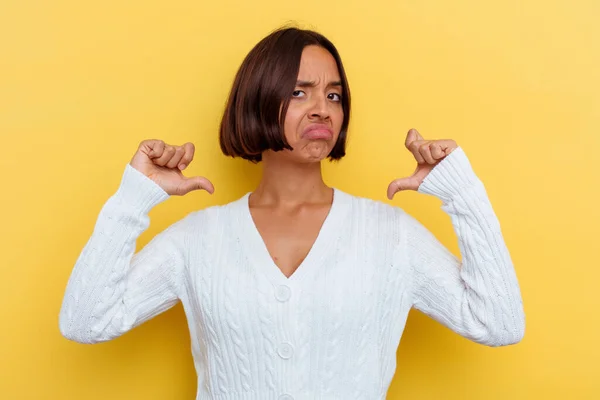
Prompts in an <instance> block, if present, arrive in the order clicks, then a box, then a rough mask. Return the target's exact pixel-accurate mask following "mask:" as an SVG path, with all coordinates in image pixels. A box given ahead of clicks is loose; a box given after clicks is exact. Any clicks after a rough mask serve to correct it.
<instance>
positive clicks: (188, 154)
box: [179, 142, 196, 171]
mask: <svg viewBox="0 0 600 400" xmlns="http://www.w3.org/2000/svg"><path fill="white" fill-rule="evenodd" d="M183 148H184V149H185V154H184V155H183V157H182V158H181V161H180V162H179V169H180V170H182V171H183V170H184V169H185V168H186V167H187V166H188V165H190V163H191V162H192V160H193V159H194V153H195V151H196V148H195V146H194V144H193V143H191V142H188V143H185V144H184V145H183Z"/></svg>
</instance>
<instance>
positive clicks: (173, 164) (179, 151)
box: [166, 146, 185, 168]
mask: <svg viewBox="0 0 600 400" xmlns="http://www.w3.org/2000/svg"><path fill="white" fill-rule="evenodd" d="M173 147H174V148H175V154H173V157H171V159H170V160H169V161H168V162H167V164H166V167H167V168H177V166H178V165H179V164H180V163H181V159H182V158H183V156H184V154H185V149H184V148H183V147H182V146H173Z"/></svg>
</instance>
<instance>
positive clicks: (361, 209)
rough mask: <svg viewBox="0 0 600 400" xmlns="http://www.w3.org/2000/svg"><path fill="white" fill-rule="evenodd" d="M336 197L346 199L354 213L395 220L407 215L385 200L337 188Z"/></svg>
mask: <svg viewBox="0 0 600 400" xmlns="http://www.w3.org/2000/svg"><path fill="white" fill-rule="evenodd" d="M335 191H336V195H339V196H340V197H344V198H345V202H346V203H347V204H349V205H350V207H351V210H352V213H353V214H358V215H365V216H369V217H381V218H395V217H396V216H400V215H402V214H404V213H405V211H404V209H402V208H401V207H399V206H396V205H392V204H389V203H386V202H385V201H383V200H379V199H373V198H370V197H366V196H362V195H356V194H352V193H350V192H345V191H342V190H340V189H337V188H335Z"/></svg>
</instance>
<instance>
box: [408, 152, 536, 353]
mask: <svg viewBox="0 0 600 400" xmlns="http://www.w3.org/2000/svg"><path fill="white" fill-rule="evenodd" d="M418 192H419V193H425V194H429V195H433V196H436V197H437V198H439V199H441V200H442V203H443V204H442V210H444V212H445V213H447V214H448V215H449V216H450V219H451V222H452V225H453V228H454V231H455V233H456V235H457V236H458V245H459V249H460V253H461V256H462V257H461V258H462V261H460V260H459V259H458V258H457V257H456V256H454V255H453V254H452V253H451V252H450V251H449V250H448V249H447V248H446V247H444V246H443V245H442V244H441V243H440V241H439V240H438V239H437V238H436V237H435V236H434V235H433V234H432V233H431V232H430V231H429V230H428V229H427V228H425V227H424V226H423V225H422V224H421V223H420V222H419V221H418V220H416V219H415V218H414V217H412V216H410V215H409V214H407V213H403V216H404V217H405V220H404V225H405V226H406V228H407V229H406V236H405V237H406V240H407V245H408V249H409V259H410V263H411V268H412V271H413V273H414V284H415V286H414V304H413V306H414V308H416V309H418V310H420V311H422V312H423V313H424V314H426V315H429V316H430V317H432V318H433V319H435V320H436V321H438V322H440V323H442V324H443V325H445V326H446V327H448V328H450V329H451V330H453V331H454V332H456V333H458V334H460V335H462V336H463V337H466V338H468V339H470V340H472V341H474V342H477V343H481V344H485V345H488V346H504V345H509V344H514V343H517V342H519V341H520V340H521V339H522V337H523V335H524V330H525V316H524V312H523V303H522V299H521V292H520V288H519V283H518V281H517V276H516V273H515V270H514V268H513V264H512V260H511V256H510V254H509V251H508V249H507V247H506V244H505V243H504V239H503V236H502V232H501V228H500V224H499V221H498V219H497V217H496V215H495V213H494V211H493V208H492V205H491V204H490V201H489V199H488V196H487V193H486V190H485V187H484V185H483V183H482V182H481V180H479V178H478V177H477V176H476V174H475V173H474V171H473V169H472V167H471V164H470V161H469V159H468V158H467V156H466V154H465V152H464V150H463V149H462V148H461V147H458V148H456V149H455V150H454V151H453V152H452V153H450V154H449V155H448V156H446V158H444V159H443V160H442V161H441V162H440V163H439V164H438V165H436V166H435V168H434V169H433V170H432V171H431V172H430V173H429V175H428V176H427V177H426V178H425V180H424V181H423V182H422V183H421V185H420V187H419V189H418Z"/></svg>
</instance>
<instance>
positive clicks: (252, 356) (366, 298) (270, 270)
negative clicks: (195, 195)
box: [60, 147, 524, 400]
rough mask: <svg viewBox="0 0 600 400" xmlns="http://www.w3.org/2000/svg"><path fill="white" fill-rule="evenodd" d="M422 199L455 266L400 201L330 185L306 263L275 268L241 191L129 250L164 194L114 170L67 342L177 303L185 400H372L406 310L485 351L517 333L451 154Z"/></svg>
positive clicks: (513, 306)
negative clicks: (448, 241)
mask: <svg viewBox="0 0 600 400" xmlns="http://www.w3.org/2000/svg"><path fill="white" fill-rule="evenodd" d="M419 192H420V193H426V194H430V195H434V196H436V197H438V198H440V199H441V200H442V201H443V204H442V209H443V210H444V211H445V212H446V213H447V214H448V215H449V216H450V218H451V221H452V224H453V226H454V231H455V232H456V234H457V236H458V240H459V246H460V252H461V255H462V263H461V261H459V259H458V258H457V257H455V256H454V255H453V254H452V253H451V252H450V251H449V250H447V249H446V248H445V247H444V246H443V245H442V244H441V243H440V242H439V241H438V240H437V239H436V237H435V236H434V235H433V234H432V233H431V232H430V231H428V230H427V229H426V228H425V227H424V226H423V225H421V224H420V223H419V222H418V221H417V220H416V219H415V218H413V217H411V216H410V215H409V214H407V213H406V212H405V211H403V210H402V209H401V208H399V207H393V206H390V205H387V204H385V203H382V202H378V201H374V200H370V199H365V198H360V197H356V196H352V195H350V194H347V193H345V192H342V191H340V190H338V189H335V192H334V199H333V204H332V207H331V210H330V212H329V214H328V216H327V218H326V220H325V222H324V224H323V226H322V229H321V231H320V233H319V235H318V237H317V239H316V242H315V243H314V246H313V247H312V249H311V250H310V252H309V254H308V256H307V257H306V259H305V260H304V261H303V262H302V264H301V265H300V266H299V267H298V269H297V270H296V272H294V274H293V275H292V276H291V277H290V278H286V276H285V275H284V274H283V273H282V272H281V271H280V270H279V268H278V267H277V266H276V265H275V263H274V262H273V260H272V259H271V257H270V255H269V253H268V251H267V248H266V246H265V244H264V242H263V241H262V238H261V236H260V234H259V233H258V231H257V229H256V226H255V225H254V223H253V220H252V217H251V214H250V210H249V207H248V196H249V194H246V195H244V196H243V197H242V198H240V199H239V200H236V201H234V202H232V203H229V204H226V205H223V206H214V207H210V208H207V209H204V210H199V211H193V212H190V213H189V214H188V215H186V216H185V217H184V218H182V219H181V220H179V221H177V222H175V223H173V224H172V225H171V226H169V227H168V228H167V229H165V230H164V231H162V232H161V233H159V234H158V235H156V236H155V237H154V238H153V239H152V240H151V241H150V242H149V243H148V244H147V245H146V246H145V247H144V248H143V249H141V250H140V251H139V252H138V253H136V254H134V252H135V245H136V239H137V238H138V237H139V236H140V234H141V233H142V232H143V231H144V230H146V229H147V228H148V226H149V223H150V220H149V217H148V212H149V211H150V209H152V207H154V206H156V205H157V204H159V203H161V202H163V201H165V200H167V199H168V198H169V195H168V194H167V193H166V192H165V191H164V190H163V189H161V188H160V187H159V186H158V185H157V184H156V183H155V182H154V181H152V180H151V179H149V178H148V177H146V176H145V175H143V174H142V173H141V172H139V171H137V170H136V169H134V168H133V167H131V166H130V165H129V164H127V166H126V168H125V171H124V174H123V177H122V181H121V183H120V186H119V188H118V190H117V191H116V193H114V194H113V195H112V196H111V197H110V198H109V199H108V201H107V202H106V203H105V204H104V206H103V208H102V210H101V212H100V214H99V216H98V220H97V222H96V225H95V228H94V231H93V233H92V236H91V237H90V239H89V241H88V243H87V244H86V246H85V247H84V249H83V250H82V252H81V254H80V256H79V258H78V259H77V263H76V265H75V267H74V269H73V272H72V275H71V277H70V279H69V282H68V285H67V288H66V293H65V297H64V302H63V305H62V309H61V311H60V331H61V333H62V334H63V335H64V336H65V337H67V338H68V339H71V340H74V341H77V342H81V343H96V342H102V341H107V340H110V339H113V338H115V337H117V336H119V335H122V334H123V333H125V332H127V331H129V330H130V329H132V328H134V327H136V326H138V325H140V324H141V323H143V322H144V321H147V320H148V319H150V318H152V317H154V316H155V315H157V314H159V313H161V312H163V311H165V310H167V309H169V308H170V307H172V306H174V305H175V304H176V303H177V302H178V301H181V302H182V303H183V307H184V309H185V313H186V316H187V320H188V324H189V329H190V334H191V343H192V351H193V358H194V363H195V367H196V372H197V374H198V394H197V397H196V398H197V399H198V400H200V399H219V400H234V399H235V400H238V399H256V400H269V399H280V400H292V399H317V398H319V399H344V400H348V399H368V400H374V399H375V400H376V399H385V396H386V392H387V389H388V387H389V385H390V382H391V380H392V377H393V375H394V371H395V368H396V350H397V347H398V344H399V341H400V337H401V336H402V332H403V330H404V326H405V323H406V319H407V316H408V312H409V310H410V308H411V307H415V308H416V309H418V310H421V311H422V312H424V313H425V314H427V315H429V316H431V317H432V318H434V319H436V320H437V321H439V322H441V323H442V324H444V325H445V326H447V327H448V328H450V329H452V330H453V331H455V332H457V333H459V334H460V335H462V336H464V337H466V338H469V339H471V340H473V341H475V342H478V343H482V344H485V345H489V346H502V345H508V344H513V343H516V342H518V341H520V340H521V338H522V337H523V334H524V313H523V305H522V300H521V294H520V289H519V284H518V281H517V277H516V275H515V271H514V269H513V265H512V261H511V257H510V255H509V252H508V250H507V248H506V245H505V243H504V240H503V237H502V233H501V230H500V225H499V222H498V220H497V218H496V215H495V213H494V211H493V209H492V206H491V204H490V202H489V199H488V196H487V194H486V191H485V188H484V185H483V183H482V182H481V181H480V180H479V179H478V178H477V176H476V175H475V173H474V172H473V170H472V168H471V164H470V162H469V160H468V158H467V156H466V155H465V153H464V151H463V149H462V148H460V147H458V148H457V149H455V150H454V151H453V152H452V153H451V154H450V155H448V156H447V157H446V158H445V159H443V160H442V161H441V162H440V163H439V164H438V165H437V166H436V167H435V168H434V169H433V171H431V172H430V174H429V175H428V176H427V178H426V179H425V181H424V182H423V183H422V184H421V186H420V188H419Z"/></svg>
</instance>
